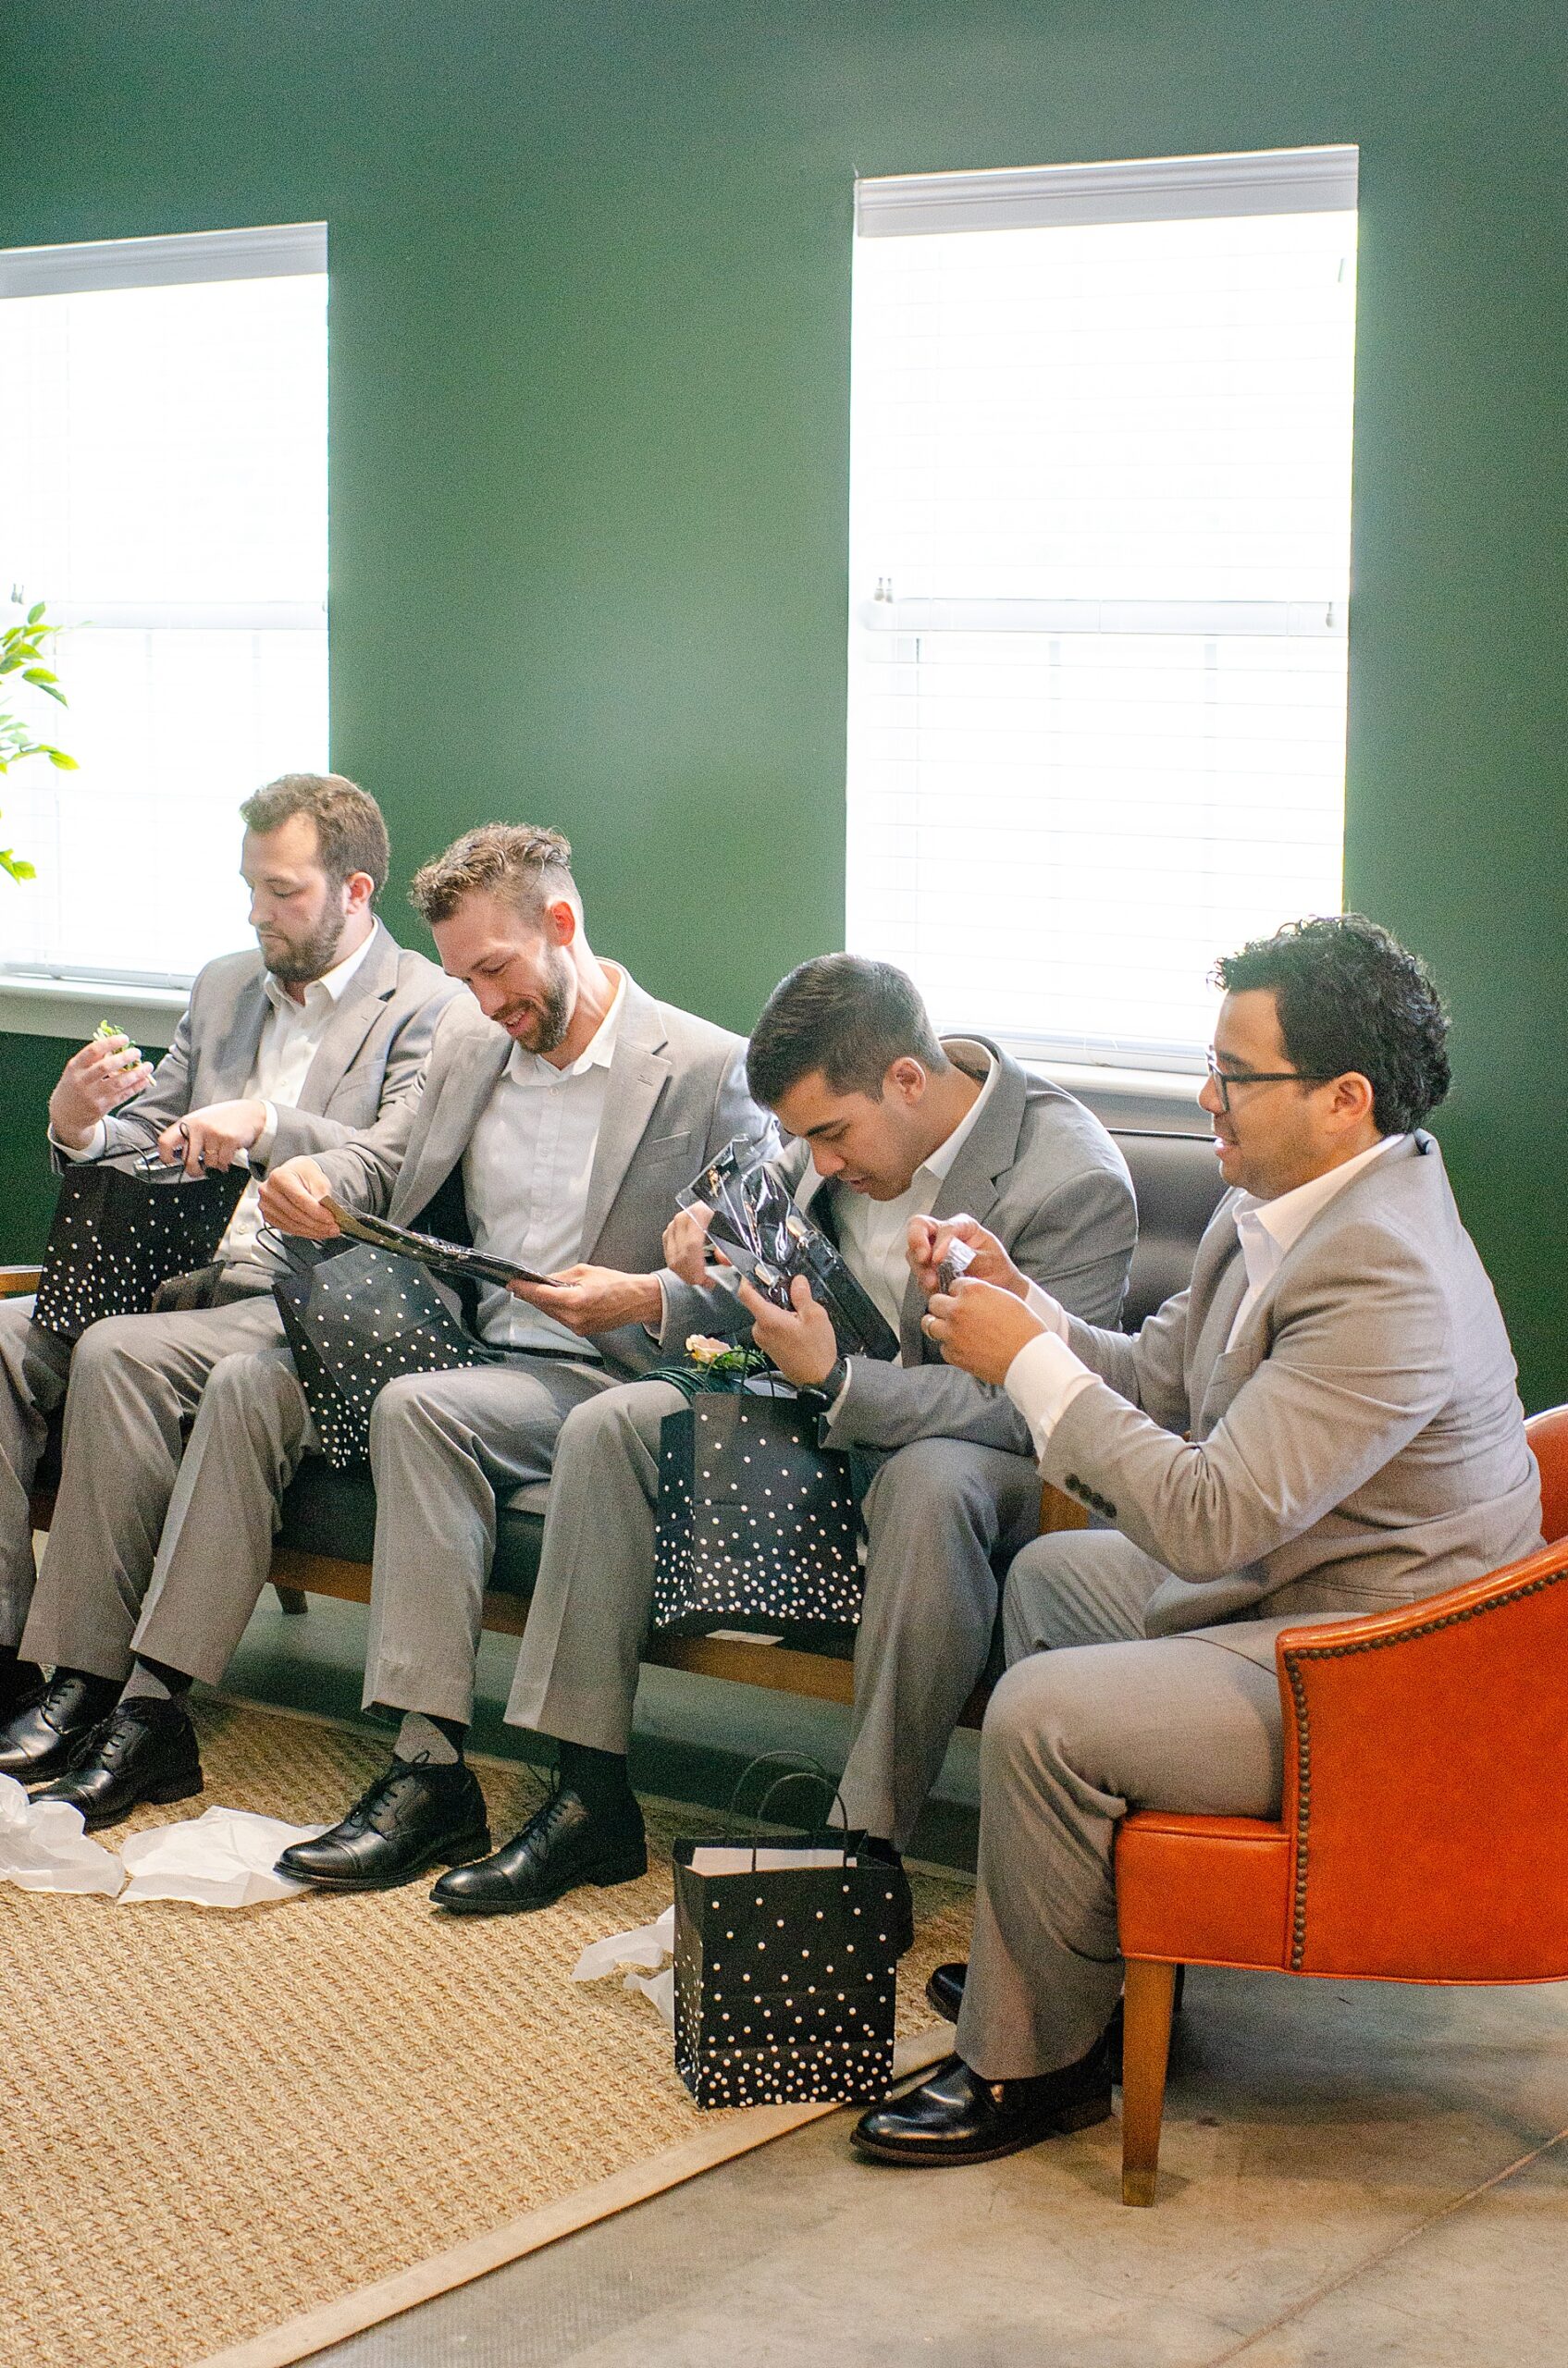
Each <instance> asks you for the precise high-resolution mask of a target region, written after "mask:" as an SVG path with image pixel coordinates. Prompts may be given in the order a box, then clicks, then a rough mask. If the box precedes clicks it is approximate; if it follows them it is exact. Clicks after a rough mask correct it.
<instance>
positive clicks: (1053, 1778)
mask: <svg viewBox="0 0 1568 2368" xmlns="http://www.w3.org/2000/svg"><path fill="white" fill-rule="evenodd" d="M1217 979H1218V983H1219V984H1220V985H1222V986H1223V987H1224V988H1225V989H1226V990H1227V993H1226V997H1225V1002H1224V1005H1223V1007H1222V1009H1221V1011H1220V1015H1219V1019H1218V1023H1217V1025H1216V1030H1215V1046H1214V1052H1213V1054H1212V1055H1211V1056H1210V1064H1209V1079H1208V1082H1207V1084H1206V1085H1205V1086H1204V1090H1203V1093H1202V1095H1201V1097H1200V1098H1201V1100H1202V1102H1203V1104H1204V1108H1205V1109H1206V1110H1207V1111H1208V1112H1209V1113H1210V1114H1211V1116H1212V1117H1213V1120H1214V1128H1215V1146H1216V1152H1217V1154H1218V1158H1219V1166H1220V1171H1221V1173H1222V1175H1223V1176H1224V1178H1225V1180H1226V1182H1227V1183H1228V1184H1229V1185H1231V1186H1233V1187H1235V1188H1236V1189H1235V1190H1233V1191H1232V1192H1231V1193H1230V1194H1229V1195H1228V1197H1227V1199H1226V1200H1224V1201H1223V1202H1222V1203H1220V1206H1219V1208H1218V1209H1217V1211H1216V1214H1215V1216H1214V1218H1213V1219H1212V1221H1211V1223H1210V1225H1209V1227H1208V1228H1207V1230H1206V1231H1205V1233H1204V1239H1203V1241H1202V1243H1201V1244H1200V1246H1199V1250H1198V1254H1197V1259H1196V1262H1195V1264H1194V1267H1193V1272H1192V1281H1191V1288H1190V1289H1188V1290H1186V1291H1183V1292H1182V1293H1181V1294H1180V1295H1179V1297H1178V1298H1176V1299H1173V1300H1170V1301H1167V1304H1166V1305H1165V1306H1164V1307H1163V1308H1161V1309H1160V1310H1159V1312H1158V1313H1157V1314H1154V1315H1153V1316H1151V1317H1150V1319H1149V1320H1148V1322H1147V1323H1146V1324H1145V1325H1144V1326H1143V1327H1142V1330H1141V1331H1140V1332H1139V1334H1138V1335H1137V1337H1136V1338H1133V1339H1128V1338H1125V1337H1123V1336H1122V1335H1120V1334H1117V1333H1111V1332H1102V1331H1097V1330H1095V1329H1094V1328H1093V1326H1089V1325H1085V1324H1080V1323H1079V1322H1077V1321H1076V1320H1075V1319H1074V1318H1073V1317H1072V1316H1071V1315H1069V1314H1065V1313H1064V1312H1063V1311H1062V1310H1061V1309H1060V1308H1058V1307H1057V1306H1056V1304H1055V1303H1054V1302H1053V1301H1051V1300H1049V1299H1048V1298H1047V1297H1046V1296H1045V1295H1044V1294H1043V1293H1041V1292H1038V1291H1035V1290H1033V1289H1031V1287H1030V1285H1029V1283H1028V1280H1027V1278H1026V1277H1023V1276H1022V1275H1020V1274H1019V1272H1018V1271H1017V1270H1016V1268H1015V1267H1014V1266H1013V1265H1012V1263H1011V1262H1010V1261H1009V1260H1008V1259H1007V1258H1006V1256H1005V1255H1004V1254H1003V1253H1002V1252H1001V1251H1000V1249H999V1246H998V1245H997V1244H996V1243H994V1241H992V1240H990V1239H989V1238H988V1237H987V1236H986V1235H984V1234H983V1233H982V1231H981V1230H980V1229H979V1228H972V1227H971V1228H962V1227H960V1228H958V1230H960V1231H961V1232H963V1233H964V1234H965V1238H966V1239H968V1240H969V1242H970V1244H971V1247H973V1248H974V1249H975V1251H976V1252H977V1256H976V1260H975V1264H974V1265H973V1266H972V1267H971V1268H970V1270H969V1277H973V1279H970V1278H969V1277H966V1279H965V1280H963V1281H962V1282H960V1283H959V1284H958V1285H957V1289H956V1290H955V1291H954V1292H953V1293H952V1294H950V1295H949V1294H944V1293H942V1292H941V1291H940V1290H937V1289H935V1285H936V1280H937V1277H936V1275H935V1270H934V1264H933V1261H934V1260H936V1259H939V1258H940V1257H941V1255H942V1254H943V1251H944V1249H945V1235H944V1229H942V1228H940V1227H936V1228H931V1229H929V1231H928V1233H927V1234H926V1235H924V1236H922V1237H921V1238H920V1239H919V1240H917V1241H916V1242H915V1244H914V1245H913V1249H914V1254H915V1256H916V1260H917V1264H918V1265H919V1267H920V1273H921V1277H922V1279H923V1280H924V1281H925V1283H926V1285H927V1287H928V1288H929V1289H932V1291H933V1296H932V1303H931V1310H930V1313H929V1314H928V1315H927V1317H926V1324H927V1327H928V1329H929V1330H930V1332H931V1334H932V1337H933V1338H936V1339H938V1340H940V1341H941V1342H942V1344H943V1349H944V1353H945V1355H946V1356H947V1357H949V1358H950V1359H951V1360H953V1362H955V1363H957V1364H959V1365H961V1366H962V1367H963V1368H964V1370H965V1371H967V1372H969V1373H971V1374H976V1375H981V1376H982V1377H985V1378H987V1379H990V1380H994V1381H996V1382H999V1383H1001V1384H1002V1385H1003V1386H1004V1387H1005V1388H1006V1393H1007V1395H1008V1396H1009V1398H1011V1400H1013V1402H1014V1404H1015V1405H1016V1406H1017V1407H1018V1409H1019V1412H1021V1413H1022V1414H1023V1415H1024V1416H1025V1417H1026V1419H1027V1420H1028V1423H1029V1425H1030V1429H1031V1433H1032V1435H1033V1437H1034V1441H1035V1445H1036V1447H1037V1449H1038V1450H1039V1454H1040V1459H1041V1470H1042V1472H1043V1474H1044V1475H1045V1477H1046V1478H1047V1479H1048V1480H1051V1481H1054V1482H1055V1483H1056V1485H1057V1486H1060V1487H1062V1488H1064V1489H1065V1490H1067V1491H1068V1493H1069V1494H1071V1495H1073V1496H1075V1497H1077V1498H1078V1499H1080V1501H1081V1502H1082V1503H1084V1504H1086V1505H1088V1506H1090V1507H1091V1508H1092V1509H1093V1511H1096V1512H1098V1513H1099V1514H1101V1515H1102V1517H1103V1518H1104V1519H1105V1521H1106V1522H1109V1523H1114V1524H1115V1526H1114V1528H1112V1529H1106V1530H1099V1531H1090V1532H1075V1533H1072V1534H1070V1535H1068V1536H1052V1537H1046V1538H1042V1539H1041V1540H1040V1541H1039V1542H1038V1543H1037V1544H1036V1545H1035V1546H1033V1547H1032V1548H1030V1549H1029V1550H1028V1551H1027V1552H1026V1553H1024V1554H1022V1555H1020V1556H1019V1560H1018V1563H1017V1564H1016V1565H1015V1567H1014V1571H1013V1574H1012V1578H1011V1580H1010V1583H1009V1587H1008V1597H1007V1603H1006V1645H1007V1651H1008V1657H1009V1659H1010V1661H1011V1663H1012V1666H1011V1667H1010V1668H1009V1670H1008V1672H1007V1674H1006V1677H1005V1678H1004V1679H1003V1681H1002V1683H1001V1684H1000V1685H999V1686H998V1688H997V1690H996V1693H995V1695H994V1697H993V1699H992V1702H991V1706H990V1709H989V1712H988V1714H987V1718H986V1722H985V1733H984V1738H983V1745H982V1824H981V1852H980V1887H979V1895H978V1899H977V1904H976V1913H975V1929H974V1945H973V1953H972V1955H971V1957H970V1961H969V1968H968V1975H967V1978H966V1975H965V1969H964V1968H963V1967H958V1966H950V1967H942V1968H939V1970H938V1973H937V1974H936V1975H935V1976H933V1978H932V1984H931V1995H932V2003H933V2004H936V2005H938V2006H939V2007H941V2008H942V2009H943V2010H944V2011H945V2012H947V2013H948V2014H950V2015H956V2016H957V2023H958V2029H957V2054H955V2055H953V2056H951V2057H949V2058H948V2060H947V2061H946V2062H945V2064H944V2065H942V2066H939V2067H938V2069H937V2071H936V2072H935V2073H934V2074H933V2075H932V2078H930V2079H928V2080H927V2081H926V2082H924V2083H923V2084H922V2086H921V2087H920V2088H919V2089H917V2090H915V2091H912V2092H911V2093H910V2094H908V2095H907V2096H905V2097H903V2098H901V2099H900V2100H899V2101H898V2102H897V2103H891V2104H886V2105H883V2106H880V2107H878V2108H877V2109H876V2110H875V2111H874V2112H873V2113H871V2114H870V2115H867V2116H866V2117H865V2118H864V2119H863V2120H862V2122H861V2124H860V2125H859V2128H858V2130H857V2132H856V2137H857V2140H858V2143H859V2144H860V2145H861V2146H862V2148H863V2149H865V2150H866V2151H868V2152H871V2153H874V2154H877V2155H879V2156H882V2157H884V2158H886V2159H889V2160H892V2161H896V2162H926V2163H968V2162H982V2161H989V2160H992V2159H993V2158H994V2157H995V2156H997V2155H1001V2154H1006V2153H1010V2152H1013V2151H1014V2150H1015V2149H1016V2148H1018V2147H1019V2146H1027V2145H1031V2144H1032V2143H1033V2142H1034V2141H1035V2140H1037V2139H1041V2138H1045V2137H1049V2136H1050V2135H1052V2134H1053V2132H1055V2131H1056V2130H1060V2129H1064V2128H1082V2127H1083V2126H1084V2124H1085V2123H1087V2122H1090V2121H1094V2120H1098V2119H1101V2118H1103V2116H1104V2115H1105V2114H1107V2113H1108V2112H1109V2110H1110V2072H1109V2068H1108V2061H1107V2054H1108V2051H1107V2046H1106V2031H1107V2027H1108V2025H1109V2023H1110V2021H1111V2018H1112V2016H1113V2012H1114V2009H1115V2007H1116V2004H1117V1992H1118V1991H1119V1988H1120V1981H1121V1967H1120V1962H1119V1959H1118V1956H1117V1916H1116V1892H1115V1882H1114V1877H1113V1850H1114V1845H1115V1839H1116V1831H1117V1821H1118V1820H1119V1819H1120V1818H1121V1817H1122V1816H1123V1815H1124V1814H1125V1812H1126V1811H1127V1809H1128V1808H1130V1807H1141V1808H1142V1807H1149V1808H1163V1809H1170V1810H1176V1811H1187V1812H1191V1813H1194V1814H1201V1815H1213V1816H1234V1817H1263V1818H1271V1817H1276V1816H1278V1809H1279V1797H1280V1787H1281V1767H1280V1716H1279V1692H1278V1680H1277V1678H1276V1674H1275V1655H1274V1647H1275V1639H1276V1637H1277V1636H1278V1634H1279V1632H1280V1630H1281V1629H1283V1628H1286V1627H1290V1626H1294V1625H1296V1624H1298V1623H1300V1622H1303V1621H1308V1622H1310V1621H1314V1620H1332V1619H1343V1618H1345V1617H1347V1616H1352V1615H1356V1614H1361V1613H1369V1612H1375V1611H1384V1610H1393V1609H1397V1608H1398V1607H1399V1606H1401V1605H1403V1604H1406V1603H1409V1602H1412V1601H1414V1600H1415V1599H1417V1598H1419V1597H1423V1596H1427V1595H1432V1594H1435V1593H1437V1592H1438V1591H1439V1590H1441V1589H1443V1588H1447V1587H1451V1586H1455V1585H1460V1584H1462V1583H1463V1581H1465V1580H1469V1579H1475V1578H1478V1577H1481V1576H1483V1575H1484V1574H1485V1573H1487V1572H1488V1571H1491V1570H1495V1569H1497V1568H1498V1567H1499V1566H1500V1565H1502V1564H1506V1563H1508V1562H1511V1561H1513V1560H1517V1559H1518V1558H1519V1557H1521V1556H1523V1555H1525V1554H1528V1553H1530V1552H1532V1551H1533V1550H1534V1549H1535V1548H1537V1546H1538V1545H1539V1543H1540V1486H1539V1475H1538V1474H1537V1470H1536V1466H1535V1463H1534V1461H1533V1459H1532V1457H1531V1455H1530V1451H1529V1448H1528V1446H1527V1444H1526V1442H1525V1427H1524V1415H1523V1412H1522V1411H1521V1408H1520V1404H1519V1398H1518V1392H1517V1389H1516V1387H1515V1373H1514V1365H1513V1359H1512V1354H1511V1352H1510V1350H1509V1344H1508V1337H1507V1334H1506V1332H1505V1330H1504V1328H1503V1322H1502V1317H1501V1314H1500V1311H1499V1308H1498V1304H1497V1301H1496V1299H1495V1297H1494V1295H1493V1292H1492V1289H1491V1285H1490V1284H1489V1282H1488V1279H1487V1276H1486V1273H1485V1270H1484V1268H1483V1267H1482V1264H1481V1262H1480V1259H1479V1258H1478V1257H1477V1255H1476V1253H1475V1246H1474V1244H1473V1243H1472V1241H1471V1240H1470V1238H1469V1236H1468V1234H1467V1233H1466V1232H1465V1230H1464V1227H1463V1224H1462V1222H1461V1219H1460V1215H1459V1211H1458V1209H1457V1207H1456V1206H1455V1204H1454V1199H1453V1194H1452V1192H1451V1190H1450V1189H1449V1184H1448V1179H1447V1178H1446V1176H1445V1175H1444V1172H1443V1164H1442V1159H1441V1156H1440V1154H1439V1153H1438V1147H1437V1145H1436V1143H1435V1142H1434V1141H1433V1140H1432V1138H1431V1137H1430V1136H1429V1135H1427V1134H1425V1133H1423V1132H1422V1131H1421V1130H1420V1122H1421V1120H1422V1119H1423V1118H1424V1117H1425V1116H1426V1114H1427V1112H1428V1111H1429V1110H1431V1109H1432V1108H1434V1107H1435V1106H1436V1104H1438V1103H1439V1102H1440V1101H1441V1100H1442V1098H1443V1096H1444V1094H1445V1092H1447V1089H1448V1083H1449V1064H1448V1055H1447V1051H1446V1049H1445V1042H1444V1037H1445V1030H1446V1025H1447V1023H1446V1020H1445V1018H1444V1015H1443V1012H1442V1007H1441V1005H1440V1004H1439V1003H1438V997H1437V993H1436V991H1435V990H1434V988H1433V986H1432V983H1431V981H1430V979H1429V977H1428V976H1427V974H1426V970H1425V969H1424V968H1423V967H1422V965H1421V964H1420V963H1419V962H1418V961H1417V960H1416V958H1415V957H1414V956H1413V955H1411V954H1408V953H1407V952H1405V950H1404V949H1403V948H1402V947H1401V946H1400V945H1398V944H1395V943H1394V941H1393V940H1392V939H1391V938H1390V937H1389V935H1388V934H1387V932H1386V931H1383V930H1381V929H1379V928H1377V926H1376V924H1375V923H1373V922H1371V921H1368V920H1365V919H1362V917H1361V916H1360V915H1357V914H1350V915H1346V916H1342V917H1338V918H1335V919H1326V920H1312V921H1304V922H1302V923H1301V924H1299V925H1298V926H1295V927H1293V928H1290V929H1286V930H1283V931H1280V932H1279V933H1278V935H1277V936H1276V937H1274V938H1271V939H1266V940H1260V941H1257V942H1254V943H1253V944H1250V945H1247V946H1245V947H1244V948H1243V949H1242V950H1241V953H1240V954H1237V955H1234V956H1230V957H1229V958H1228V960H1226V961H1223V962H1221V963H1220V964H1219V966H1218V970H1217Z"/></svg>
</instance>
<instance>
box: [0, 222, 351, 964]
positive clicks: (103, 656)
mask: <svg viewBox="0 0 1568 2368" xmlns="http://www.w3.org/2000/svg"><path fill="white" fill-rule="evenodd" d="M0 300H3V301H0V423H3V425H4V433H5V441H6V450H7V452H8V453H9V454H10V455H11V460H10V463H9V464H8V466H7V469H6V516H5V524H4V529H3V531H0V597H3V596H4V594H5V592H6V590H7V589H8V588H9V587H11V586H15V587H16V590H17V592H18V594H19V596H20V597H21V598H23V599H24V600H25V601H26V602H27V603H29V604H31V602H33V601H35V600H40V599H42V600H44V601H46V602H47V605H48V612H49V615H50V617H51V618H52V619H53V620H54V621H56V623H61V624H64V625H67V626H68V627H69V628H70V630H69V631H68V632H67V633H65V634H63V635H61V637H60V640H59V642H58V644H57V645H56V657H55V660H54V662H55V664H56V669H57V672H58V673H59V675H60V679H61V684H62V686H63V688H64V690H65V692H66V694H67V696H68V700H69V706H68V708H66V709H50V711H49V714H48V716H47V719H46V720H44V721H43V722H41V727H40V728H41V730H42V734H43V737H45V738H48V739H53V740H56V741H57V742H58V743H59V745H60V746H63V747H64V748H66V749H68V751H69V753H70V754H71V755H72V756H74V757H75V758H76V759H77V760H78V764H79V766H80V771H77V772H74V773H63V772H60V771H56V770H55V768H54V767H52V766H50V765H48V764H46V763H44V762H43V760H42V759H34V760H32V761H31V762H30V763H27V764H25V765H22V766H19V768H18V770H17V771H15V772H12V773H9V774H7V775H6V777H5V781H4V783H3V785H0V807H3V808H4V827H5V834H6V841H7V843H8V844H10V845H14V846H15V847H16V849H17V851H18V852H19V854H22V855H25V856H27V857H29V858H30V859H31V861H32V862H33V863H34V864H35V865H36V866H37V870H38V877H37V879H36V880H35V881H34V882H31V883H30V884H29V885H27V886H26V887H18V888H16V889H15V891H14V893H11V892H10V891H9V883H0V885H5V886H6V888H7V892H8V893H7V894H6V897H5V901H4V905H3V907H0V912H3V917H4V919H3V926H0V968H5V969H7V970H11V971H13V972H18V971H19V972H22V973H24V974H25V973H28V972H32V973H39V972H43V973H44V974H49V973H56V974H61V975H64V974H68V973H69V974H75V975H78V976H86V977H89V978H103V979H120V980H138V981H148V982H154V983H155V982H169V983H183V982H184V981H188V980H189V979H190V978H191V976H192V974H193V973H194V972H195V971H196V970H197V969H198V968H200V967H201V965H202V964H203V963H204V961H206V960H207V959H208V958H209V956H212V955H214V954H217V953H221V952H223V951H224V950H226V949H227V948H228V947H230V946H234V945H239V944H245V943H246V942H247V938H248V931H247V929H246V923H245V910H246V907H245V899H244V891H243V888H242V887H241V883H240V882H239V880H238V877H237V864H238V859H239V850H240V829H241V825H240V822H239V819H238V816H237V814H236V810H235V809H236V808H237V807H238V805H239V803H240V801H241V798H242V797H244V796H248V795H249V793H250V792H251V791H252V790H253V789H254V788H256V787H257V786H258V784H259V783H262V782H264V781H266V780H268V779H270V778H272V777H273V776H274V775H276V774H278V773H279V772H284V771H307V770H320V769H322V768H323V767H325V765H326V762H327V605H326V603H327V232H326V227H325V225H323V224H321V223H315V224H305V225H299V226H293V227H290V228H281V229H265V230H226V231H216V232H211V233H206V234H203V235H199V236H195V237H191V238H170V239H131V240H117V241H115V242H113V243H111V244H105V245H94V246H72V247H35V248H23V249H14V250H12V251H11V252H9V253H0ZM30 712H31V711H30Z"/></svg>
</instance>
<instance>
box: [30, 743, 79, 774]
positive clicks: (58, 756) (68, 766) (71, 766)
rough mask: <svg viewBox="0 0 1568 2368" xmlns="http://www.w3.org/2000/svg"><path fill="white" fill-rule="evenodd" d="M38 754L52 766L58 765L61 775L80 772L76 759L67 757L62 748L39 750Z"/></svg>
mask: <svg viewBox="0 0 1568 2368" xmlns="http://www.w3.org/2000/svg"><path fill="white" fill-rule="evenodd" d="M39 753H40V755H42V756H45V757H47V758H48V759H49V762H50V763H51V764H52V765H58V766H59V768H60V771H62V772H63V773H74V772H78V771H80V766H79V765H78V763H77V761H76V759H75V758H74V757H68V756H67V754H66V752H65V750H64V749H63V748H43V749H41V750H40V752H39Z"/></svg>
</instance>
